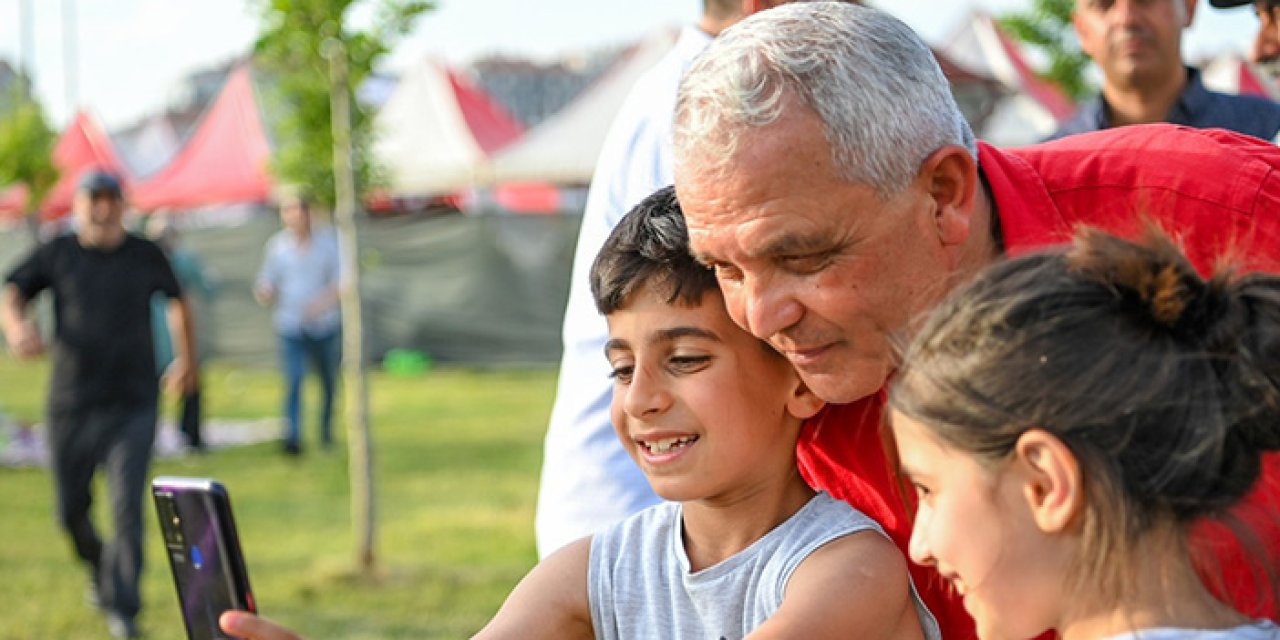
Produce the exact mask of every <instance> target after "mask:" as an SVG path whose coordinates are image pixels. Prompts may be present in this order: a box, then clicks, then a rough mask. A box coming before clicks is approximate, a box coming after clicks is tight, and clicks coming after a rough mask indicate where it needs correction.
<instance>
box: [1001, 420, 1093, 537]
mask: <svg viewBox="0 0 1280 640" xmlns="http://www.w3.org/2000/svg"><path fill="white" fill-rule="evenodd" d="M1014 465H1015V468H1016V469H1017V471H1018V473H1019V474H1020V475H1021V476H1022V482H1023V486H1022V495H1023V498H1024V499H1026V501H1027V506H1028V508H1030V510H1031V516H1032V519H1033V520H1034V521H1035V523H1036V526H1037V527H1039V528H1040V530H1041V531H1043V532H1045V533H1063V532H1065V531H1067V530H1068V529H1070V528H1072V527H1073V526H1074V525H1075V524H1076V522H1077V520H1078V519H1079V517H1080V516H1081V514H1082V513H1083V512H1084V503H1085V495H1084V483H1083V478H1082V476H1081V474H1080V462H1079V460H1078V459H1077V458H1076V456H1075V454H1074V453H1072V452H1071V449H1070V448H1068V447H1067V445H1065V444H1063V442H1062V441H1061V440H1059V439H1058V437H1057V436H1055V435H1053V434H1051V433H1049V432H1048V431H1045V430H1044V429H1039V428H1033V429H1028V430H1027V431H1026V432H1024V433H1023V434H1022V435H1021V436H1019V437H1018V442H1017V443H1016V444H1015V445H1014Z"/></svg>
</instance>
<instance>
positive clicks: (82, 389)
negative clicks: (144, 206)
mask: <svg viewBox="0 0 1280 640" xmlns="http://www.w3.org/2000/svg"><path fill="white" fill-rule="evenodd" d="M73 211H74V214H75V224H76V227H75V233H74V234H68V235H64V236H61V237H58V238H55V239H53V240H51V241H50V242H48V243H47V244H44V245H41V246H39V247H37V248H36V249H35V251H33V252H32V253H31V254H30V255H28V256H27V257H26V258H25V259H24V260H22V261H21V262H20V263H19V264H18V266H17V267H16V268H15V269H14V270H13V271H12V272H11V273H10V274H9V276H8V278H7V281H6V284H5V286H4V291H3V294H2V295H3V297H2V298H0V326H2V327H3V329H4V335H5V339H6V340H7V341H8V343H9V348H10V349H11V350H12V351H13V353H14V354H15V355H17V356H18V357H19V358H32V357H35V356H38V355H40V354H41V353H43V352H44V342H43V340H42V338H41V336H40V332H39V329H38V328H37V327H36V325H35V323H34V322H33V321H32V320H31V318H30V316H29V313H28V311H29V302H30V301H31V300H32V299H33V298H34V297H35V296H36V294H38V293H39V292H41V291H43V290H45V289H50V290H51V291H52V292H53V310H54V338H53V343H52V353H53V373H52V376H51V379H50V385H49V395H48V407H47V412H46V413H47V417H46V422H47V424H48V439H49V444H50V461H51V465H52V468H53V478H54V489H55V495H56V499H57V514H58V519H59V522H60V524H61V525H62V527H63V528H64V529H65V530H66V532H67V534H68V536H69V537H70V538H71V542H72V544H73V545H74V547H75V551H76V554H77V555H78V556H79V557H80V559H81V560H83V561H84V562H85V564H86V565H87V567H88V569H89V571H90V585H91V589H92V593H91V596H92V597H93V598H94V599H95V600H96V601H97V604H98V606H100V607H101V608H102V610H103V613H104V614H105V616H106V618H107V625H108V628H109V630H110V631H111V634H112V635H113V636H115V637H125V638H132V637H137V636H138V629H137V624H136V622H135V618H136V616H137V614H138V610H139V609H140V608H141V601H140V597H139V593H138V578H139V576H140V575H141V571H142V555H143V554H142V504H143V495H144V488H145V484H146V478H147V472H148V467H149V466H150V462H151V448H152V444H153V442H154V440H155V430H156V396H157V394H158V389H157V383H156V380H157V376H156V364H155V355H154V349H153V346H152V342H151V341H152V330H151V295H152V293H154V292H161V293H163V294H164V295H165V296H167V297H168V298H169V299H170V303H169V314H168V319H169V323H170V325H171V329H172V335H173V336H174V337H175V346H176V351H177V358H176V359H175V360H174V362H173V364H172V365H170V367H169V369H168V371H166V375H165V383H166V385H167V386H170V387H171V388H175V389H188V388H192V387H193V386H194V384H195V369H194V368H193V367H191V366H190V364H189V363H191V362H193V360H192V358H193V357H194V355H195V354H194V352H193V345H194V341H193V339H192V335H193V326H192V322H191V312H190V307H189V306H188V304H187V302H186V300H185V299H184V298H183V297H182V296H181V291H180V289H179V287H178V281H177V279H176V278H175V277H174V275H173V270H172V269H170V267H169V263H168V261H167V260H166V259H165V257H164V253H163V252H162V251H161V250H160V248H159V247H157V246H156V245H155V244H154V243H152V242H150V241H148V240H144V239H141V238H138V237H136V236H133V235H130V234H128V233H126V232H125V229H124V226H123V224H122V222H121V218H122V217H123V215H124V200H123V194H122V191H121V188H120V182H119V180H118V179H117V178H116V177H115V176H112V175H111V174H108V173H104V172H100V171H91V172H89V173H87V174H85V175H84V176H83V177H82V178H81V180H80V182H79V185H78V187H77V190H76V195H75V201H74V205H73ZM100 466H101V467H103V468H104V469H105V471H106V474H107V481H108V483H109V487H110V496H111V510H112V516H113V521H114V522H115V527H116V531H115V536H114V537H113V538H111V539H109V540H106V541H104V540H103V539H102V538H101V537H99V535H98V532H97V529H96V528H95V527H94V525H93V522H92V520H91V519H90V517H89V511H90V509H89V507H90V504H91V502H92V495H91V483H92V480H93V474H94V473H95V471H96V470H97V469H98V467H100Z"/></svg>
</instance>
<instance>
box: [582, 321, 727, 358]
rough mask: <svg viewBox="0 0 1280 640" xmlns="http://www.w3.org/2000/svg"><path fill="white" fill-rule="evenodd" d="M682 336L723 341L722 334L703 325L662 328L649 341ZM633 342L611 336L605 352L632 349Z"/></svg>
mask: <svg viewBox="0 0 1280 640" xmlns="http://www.w3.org/2000/svg"><path fill="white" fill-rule="evenodd" d="M680 338H701V339H703V340H712V341H715V342H721V340H720V336H719V335H716V332H714V331H711V330H710V329H703V328H702V327H671V328H669V329H660V330H659V331H657V332H656V333H655V334H654V336H653V339H652V340H650V341H649V342H675V341H676V340H679V339H680ZM630 350H631V343H630V342H627V341H626V340H623V339H622V338H610V339H609V340H607V341H606V342H605V343H604V353H605V355H609V353H611V352H613V351H630Z"/></svg>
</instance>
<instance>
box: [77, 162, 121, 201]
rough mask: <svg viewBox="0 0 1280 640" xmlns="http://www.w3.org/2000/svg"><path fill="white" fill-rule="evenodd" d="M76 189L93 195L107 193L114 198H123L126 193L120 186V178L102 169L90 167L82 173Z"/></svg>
mask: <svg viewBox="0 0 1280 640" xmlns="http://www.w3.org/2000/svg"><path fill="white" fill-rule="evenodd" d="M76 190H77V191H83V192H85V193H88V194H89V195H91V196H93V195H98V194H102V193H105V194H107V195H110V196H111V197H113V198H121V197H123V193H124V192H123V190H122V189H121V188H120V179H119V178H117V177H116V176H115V175H114V174H111V173H108V172H106V171H103V170H102V169H90V170H88V171H86V172H84V173H83V174H81V175H80V182H78V183H76Z"/></svg>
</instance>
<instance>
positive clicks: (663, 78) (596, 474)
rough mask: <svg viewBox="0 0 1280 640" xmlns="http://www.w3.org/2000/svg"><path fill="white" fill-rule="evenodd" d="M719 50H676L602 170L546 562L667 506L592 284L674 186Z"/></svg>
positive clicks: (574, 336)
mask: <svg viewBox="0 0 1280 640" xmlns="http://www.w3.org/2000/svg"><path fill="white" fill-rule="evenodd" d="M710 42H711V36H709V35H707V34H706V33H703V32H702V31H699V30H698V29H696V28H694V27H685V28H684V29H683V30H682V31H681V33H680V38H679V40H677V41H676V45H675V47H674V48H673V49H672V50H671V51H670V52H668V53H667V55H665V56H664V57H663V58H662V60H660V61H659V62H658V63H657V64H656V65H654V67H653V68H651V69H649V70H648V71H646V72H645V73H644V75H642V76H641V77H640V78H639V79H638V80H637V81H636V84H635V86H634V87H632V89H631V92H630V93H629V94H628V95H627V99H626V101H625V102H624V103H623V106H622V108H621V109H620V110H619V112H618V115H617V116H616V117H615V118H614V121H613V124H612V125H611V126H610V129H609V134H608V136H607V137H606V138H605V141H604V147H603V148H602V149H601V152H600V158H599V160H598V161H597V163H596V170H595V175H594V176H593V177H592V180H591V190H590V192H589V193H588V195H587V207H586V210H585V211H584V212H583V215H582V226H581V228H580V230H579V231H578V247H577V250H576V252H575V254H574V260H573V276H572V278H573V280H572V282H571V283H570V285H569V302H568V305H567V306H566V308H565V314H564V326H563V331H562V333H563V339H564V354H563V356H562V357H561V361H560V382H559V386H558V388H557V390H556V401H555V406H554V407H553V408H552V410H551V421H550V424H549V425H548V427H547V436H546V440H545V443H544V448H543V461H542V480H541V484H540V485H539V488H538V510H537V518H536V528H537V539H538V555H539V556H540V557H544V558H545V557H546V556H547V554H549V553H551V552H552V551H555V550H556V549H559V548H560V547H562V546H564V545H566V544H568V543H570V542H573V541H574V540H577V539H579V538H581V537H583V536H586V535H589V534H591V533H594V532H596V531H599V530H601V529H603V528H604V527H607V526H609V525H611V524H613V523H615V522H618V521H619V520H622V519H623V518H625V517H627V516H629V515H631V514H633V513H635V512H637V511H640V510H641V509H644V508H645V507H649V506H651V505H654V504H657V503H658V502H659V498H658V496H657V495H656V494H654V493H653V489H651V488H650V487H649V482H648V480H646V479H645V477H644V474H643V473H641V472H640V468H639V467H637V466H636V465H635V462H634V461H632V460H631V458H630V456H628V455H627V452H626V451H625V450H624V449H623V448H622V445H621V443H619V442H618V436H617V435H615V434H614V431H613V424H612V422H611V421H610V419H609V402H610V400H611V398H612V393H613V384H612V381H611V380H610V378H609V363H608V361H607V360H606V359H605V356H604V343H605V340H607V339H608V327H607V326H606V325H605V320H604V318H603V317H601V315H600V314H599V312H597V311H596V306H595V301H594V300H593V298H592V297H591V289H590V285H589V283H588V275H589V274H590V271H591V263H592V262H593V261H594V260H595V257H596V253H598V252H599V250H600V246H601V245H603V244H604V241H605V238H607V237H608V236H609V232H610V231H612V230H613V227H614V226H615V225H617V224H618V221H619V220H620V219H622V216H623V215H625V214H626V213H627V211H629V210H630V209H631V207H633V206H635V205H636V204H638V203H639V202H640V201H641V200H643V199H644V198H645V197H646V196H648V195H649V194H650V193H653V192H654V191H657V190H658V189H660V188H662V187H665V186H667V185H669V184H671V182H672V179H673V171H672V150H671V146H672V126H673V120H674V118H675V105H676V91H677V89H679V86H680V78H681V77H682V76H683V75H684V72H685V70H686V69H688V68H689V65H690V63H692V62H693V59H694V58H695V57H697V55H698V54H699V53H701V52H702V50H703V49H705V48H706V46H707V45H708V44H709V43H710Z"/></svg>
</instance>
